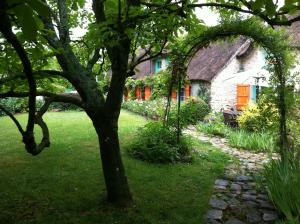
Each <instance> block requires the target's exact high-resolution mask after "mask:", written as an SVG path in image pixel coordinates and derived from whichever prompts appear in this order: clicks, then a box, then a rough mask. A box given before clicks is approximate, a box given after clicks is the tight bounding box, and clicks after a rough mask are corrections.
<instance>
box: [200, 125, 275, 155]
mask: <svg viewBox="0 0 300 224" xmlns="http://www.w3.org/2000/svg"><path fill="white" fill-rule="evenodd" d="M197 129H198V130H199V131H200V132H203V133H205V134H208V135H216V136H221V137H224V138H227V139H228V143H229V145H230V146H232V147H236V148H241V149H246V150H250V151H255V152H272V151H274V148H275V139H274V137H273V135H272V134H270V133H268V132H265V133H258V132H248V131H245V130H242V129H240V130H236V129H231V128H229V127H228V126H226V125H225V124H224V123H221V122H216V123H202V122H200V123H199V124H198V125H197Z"/></svg>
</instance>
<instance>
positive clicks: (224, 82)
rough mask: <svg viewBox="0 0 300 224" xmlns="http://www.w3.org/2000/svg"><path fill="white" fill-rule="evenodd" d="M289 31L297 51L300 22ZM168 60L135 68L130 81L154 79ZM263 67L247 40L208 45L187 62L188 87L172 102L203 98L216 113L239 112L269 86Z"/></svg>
mask: <svg viewBox="0 0 300 224" xmlns="http://www.w3.org/2000/svg"><path fill="white" fill-rule="evenodd" d="M289 30H290V32H291V34H292V35H293V36H294V37H295V38H294V40H295V41H296V42H295V46H296V47H297V46H298V45H297V43H299V42H298V41H297V40H300V36H299V33H298V32H296V31H297V30H300V22H298V23H295V24H293V26H292V27H291V28H290V29H289ZM168 58H169V57H168V55H167V53H164V54H163V55H162V57H160V58H158V59H155V60H152V61H146V62H143V63H142V64H140V65H139V66H138V68H137V72H136V75H135V76H134V78H136V79H141V78H144V77H145V76H151V75H155V74H156V73H157V72H159V71H160V70H161V69H165V68H166V66H167V65H168V64H169V59H168ZM267 63H268V61H267V60H266V53H265V51H264V50H263V49H261V48H258V47H255V46H254V43H253V42H252V41H251V40H249V39H247V38H243V37H241V38H238V39H237V40H234V41H232V42H229V41H223V42H217V43H213V44H210V45H209V46H208V47H206V48H203V49H200V50H199V51H198V52H197V53H196V54H195V55H194V56H193V57H192V58H191V59H190V61H189V63H188V67H187V68H188V69H187V79H188V80H189V81H190V84H189V85H186V86H185V87H184V88H183V89H182V91H181V92H180V93H179V94H178V93H176V92H173V93H172V98H173V99H178V97H180V99H181V100H184V99H186V98H188V97H190V96H199V97H202V98H206V99H207V100H208V101H209V102H210V105H211V108H212V110H213V111H216V112H217V111H222V110H226V109H231V108H234V109H237V110H242V109H243V108H244V107H245V106H247V105H248V104H249V103H255V102H256V99H257V96H258V94H259V91H260V89H261V88H262V87H267V86H269V84H268V80H269V78H270V74H269V73H268V72H267V71H266V70H265V69H264V67H265V65H266V64H267ZM145 88H148V90H147V93H148V94H147V99H149V97H150V95H151V89H150V88H149V87H145ZM145 93H146V89H145ZM137 98H138V99H141V97H137ZM145 98H146V97H145Z"/></svg>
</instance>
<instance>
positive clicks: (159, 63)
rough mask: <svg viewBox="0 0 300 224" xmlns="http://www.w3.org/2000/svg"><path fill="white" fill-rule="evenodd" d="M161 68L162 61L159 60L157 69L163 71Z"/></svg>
mask: <svg viewBox="0 0 300 224" xmlns="http://www.w3.org/2000/svg"><path fill="white" fill-rule="evenodd" d="M161 67H162V63H161V60H158V61H157V68H158V69H161Z"/></svg>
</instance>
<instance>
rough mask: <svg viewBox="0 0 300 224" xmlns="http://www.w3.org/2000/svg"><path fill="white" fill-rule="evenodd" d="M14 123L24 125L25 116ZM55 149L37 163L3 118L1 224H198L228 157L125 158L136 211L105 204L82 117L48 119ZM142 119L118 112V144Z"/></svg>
mask: <svg viewBox="0 0 300 224" xmlns="http://www.w3.org/2000/svg"><path fill="white" fill-rule="evenodd" d="M17 118H18V119H19V120H20V121H21V122H22V123H24V121H25V119H26V116H25V115H19V116H17ZM45 119H46V121H47V123H48V125H49V128H50V134H51V142H52V145H51V147H50V148H49V149H46V150H45V151H44V152H42V153H41V154H40V155H39V156H37V157H32V156H31V155H29V154H27V153H26V152H25V149H24V146H23V144H22V143H21V137H20V135H19V133H18V132H17V129H16V127H15V126H14V125H13V123H12V122H11V121H10V120H9V119H8V118H7V117H2V118H0V127H1V130H0V178H1V181H0V211H1V212H0V223H1V224H2V223H5V224H9V223H18V224H19V223H23V224H24V223H26V224H27V223H39V224H40V223H43V224H48V223H58V224H67V223H68V224H70V223H72V224H73V223H75V224H77V223H84V224H86V223H95V224H96V223H97V224H125V223H128V224H129V223H130V224H131V223H141V224H144V223H153V224H177V223H185V224H186V223H188V224H193V223H197V224H199V223H202V217H203V215H204V214H205V212H206V210H207V208H208V200H209V197H210V195H211V192H212V186H213V182H214V180H215V179H216V178H217V177H218V176H220V175H222V174H223V169H224V166H225V164H226V162H227V161H228V158H227V157H226V156H225V155H224V154H222V153H220V152H218V151H216V150H214V148H213V147H212V146H211V145H208V144H204V143H198V144H197V145H195V147H198V148H200V149H201V150H200V152H199V154H200V155H201V156H198V158H197V159H196V161H195V162H194V163H193V164H175V165H154V164H149V163H146V162H142V161H139V160H135V159H132V158H130V157H129V156H128V155H127V154H126V152H125V150H122V156H123V160H124V164H125V167H126V172H127V176H128V179H129V184H130V187H131V190H132V193H133V195H134V202H135V206H134V207H133V208H130V209H125V210H124V209H120V208H116V207H113V206H112V205H109V204H107V203H106V202H105V185H104V181H103V175H102V170H101V163H100V161H99V148H98V141H97V136H96V133H95V131H94V129H93V127H92V124H91V121H90V120H89V119H88V118H87V116H86V115H85V114H84V113H83V112H61V113H48V114H47V115H46V116H45ZM145 123H146V120H145V119H143V118H142V117H139V116H136V115H133V114H130V113H128V112H124V111H123V112H122V114H121V118H120V122H119V126H120V131H119V132H120V142H121V146H122V147H125V146H126V145H127V144H129V143H130V142H131V140H132V138H133V136H134V132H135V131H136V129H137V127H140V126H143V125H144V124H145Z"/></svg>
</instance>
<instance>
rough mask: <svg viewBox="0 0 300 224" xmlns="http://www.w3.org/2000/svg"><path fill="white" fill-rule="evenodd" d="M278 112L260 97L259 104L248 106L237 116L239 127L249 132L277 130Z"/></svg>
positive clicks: (272, 105)
mask: <svg viewBox="0 0 300 224" xmlns="http://www.w3.org/2000/svg"><path fill="white" fill-rule="evenodd" d="M278 119H279V117H278V111H277V109H276V106H275V105H274V104H272V103H270V102H267V100H266V99H265V98H264V97H263V96H262V97H261V99H260V101H259V103H258V104H255V105H249V106H248V107H247V108H246V110H244V111H243V113H242V114H241V115H240V116H238V123H239V127H240V128H242V129H244V130H246V131H250V132H264V131H266V130H267V131H272V130H277V127H278Z"/></svg>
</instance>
